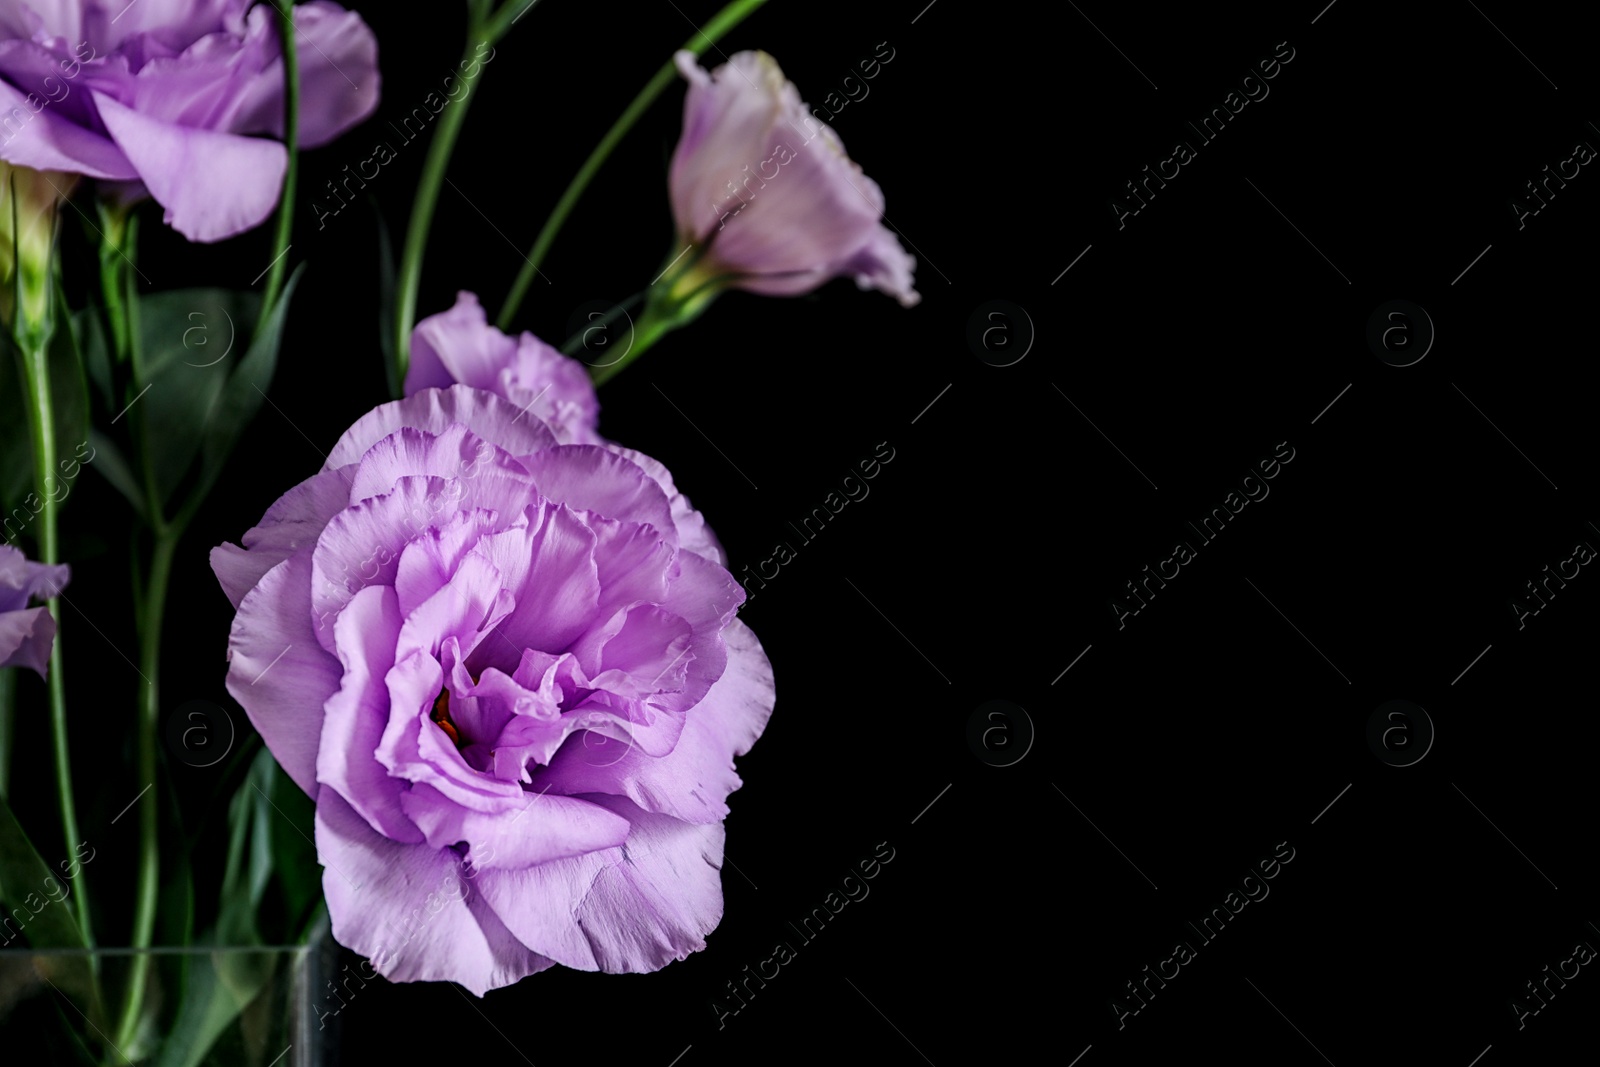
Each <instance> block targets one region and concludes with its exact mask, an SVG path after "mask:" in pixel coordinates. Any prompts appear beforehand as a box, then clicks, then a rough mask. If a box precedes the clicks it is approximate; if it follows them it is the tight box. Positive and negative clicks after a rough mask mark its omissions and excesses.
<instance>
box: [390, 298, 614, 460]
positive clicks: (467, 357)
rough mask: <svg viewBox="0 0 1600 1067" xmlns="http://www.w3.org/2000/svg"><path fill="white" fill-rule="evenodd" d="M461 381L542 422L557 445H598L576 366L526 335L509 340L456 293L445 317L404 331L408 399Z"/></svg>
mask: <svg viewBox="0 0 1600 1067" xmlns="http://www.w3.org/2000/svg"><path fill="white" fill-rule="evenodd" d="M457 382H460V383H461V384H462V385H470V386H472V387H473V388H474V389H487V390H488V391H489V392H491V393H495V394H497V395H499V396H503V397H505V398H506V399H507V400H509V401H511V402H512V403H513V404H515V405H517V407H519V408H526V409H527V410H528V412H529V413H530V414H532V415H537V416H538V417H539V418H541V419H543V420H544V421H545V422H546V423H547V424H548V425H549V426H550V429H551V430H553V431H555V435H556V440H558V441H559V442H560V443H561V444H564V445H571V444H579V445H593V444H599V443H600V435H599V434H598V433H596V432H595V424H596V422H597V420H598V419H599V417H600V401H599V399H598V398H597V397H596V396H595V393H594V384H593V383H592V382H591V381H590V380H589V374H588V372H587V371H586V370H584V368H583V364H581V363H579V362H578V361H577V360H575V359H572V358H570V357H568V356H564V355H562V354H561V353H560V352H558V351H557V350H556V349H554V348H552V347H550V346H549V345H547V344H545V343H544V342H543V341H541V340H539V339H538V338H537V337H535V336H534V335H533V334H531V333H524V334H522V336H520V337H515V338H513V337H508V336H506V335H505V334H503V333H501V332H500V331H499V330H497V329H495V328H494V327H493V326H490V325H489V321H488V318H487V317H486V316H485V315H484V312H483V308H482V306H480V305H479V303H478V298H477V297H476V296H474V295H473V294H471V293H468V292H465V291H463V292H460V293H458V294H456V303H455V306H454V307H453V308H451V309H450V310H449V311H442V312H440V313H439V314H437V315H430V316H428V317H427V318H425V319H423V320H422V321H421V322H419V323H417V325H416V328H415V329H413V330H412V331H411V365H410V367H409V368H408V369H407V371H406V383H405V392H406V395H407V396H410V395H412V394H413V393H415V392H417V391H418V390H421V389H434V388H444V387H447V386H450V385H454V384H456V383H457Z"/></svg>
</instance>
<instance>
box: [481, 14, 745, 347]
mask: <svg viewBox="0 0 1600 1067" xmlns="http://www.w3.org/2000/svg"><path fill="white" fill-rule="evenodd" d="M764 3H766V0H733V3H731V4H729V5H728V6H727V7H724V8H723V9H722V10H721V11H718V12H717V13H716V14H715V15H713V16H712V18H711V21H710V22H707V23H706V24H705V26H703V27H702V28H701V29H700V30H698V31H697V32H696V33H695V35H694V36H693V37H691V38H689V40H688V41H687V42H686V43H685V44H684V46H683V47H684V49H685V50H687V51H690V52H693V53H694V54H695V55H697V56H698V55H700V54H701V53H703V52H704V51H705V50H706V49H707V48H710V47H711V46H712V45H714V44H716V43H717V41H719V40H721V39H722V37H724V36H725V35H726V34H727V33H728V32H729V31H730V30H732V29H733V28H734V27H735V26H737V25H739V23H741V22H743V21H744V20H745V19H746V18H748V17H749V16H750V15H751V14H752V13H753V12H754V11H755V10H756V8H758V7H760V6H761V5H762V4H764ZM677 72H678V68H677V65H676V64H675V62H674V61H673V60H671V59H669V60H667V61H666V62H665V63H663V64H662V65H661V69H660V70H658V71H656V72H655V75H654V76H653V77H651V79H650V80H649V81H648V82H646V83H645V86H644V88H643V89H640V90H639V95H638V96H635V97H634V98H633V102H632V103H630V104H629V105H628V106H627V108H626V109H625V110H624V111H623V112H622V114H621V115H620V116H618V118H617V121H616V122H614V123H612V124H611V128H610V129H609V130H607V131H606V134H605V136H604V137H602V138H600V143H599V144H597V145H595V148H594V151H593V152H590V153H589V158H588V159H586V160H584V161H583V166H581V167H579V168H578V173H577V174H576V175H574V176H573V179H572V181H571V183H569V184H568V185H567V189H566V192H564V193H562V194H561V199H560V200H558V201H556V206H555V209H554V210H553V211H551V212H550V217H549V218H548V219H546V220H545V224H544V228H543V229H541V230H540V231H539V236H538V237H536V238H534V241H533V249H532V250H531V251H530V252H529V253H528V258H527V261H526V262H525V263H524V264H523V267H522V269H521V270H520V271H518V272H517V280H516V281H515V282H513V283H512V284H511V292H510V293H509V294H508V295H507V296H506V302H505V304H504V305H503V306H502V307H501V308H500V314H499V316H498V317H497V318H496V319H495V325H496V326H498V327H499V328H500V329H502V330H509V329H510V328H511V320H512V319H513V318H515V317H516V314H517V308H519V307H521V306H522V299H523V297H525V296H527V295H528V286H529V285H531V284H533V276H534V274H536V273H537V272H538V270H539V264H541V263H543V262H544V257H545V253H547V252H549V251H550V246H551V244H553V243H554V242H555V239H556V234H558V233H560V232H561V227H562V225H563V224H564V223H565V222H566V221H567V216H568V215H570V214H572V209H573V207H575V206H576V205H577V203H578V198H579V197H581V196H582V195H583V191H584V190H585V189H586V188H588V186H589V182H590V181H592V180H593V179H594V176H595V175H596V174H597V173H599V171H600V167H601V165H602V164H604V163H605V161H606V158H607V157H608V156H610V155H611V152H612V150H613V149H614V148H616V147H617V143H618V142H619V141H621V140H622V138H623V137H625V136H626V135H627V133H628V131H629V130H631V129H632V128H633V124H634V123H636V122H638V121H639V118H640V116H642V115H643V114H644V113H645V112H646V111H648V110H649V109H650V105H651V104H653V103H655V101H656V97H658V96H660V95H661V94H662V92H663V91H665V89H666V88H667V86H668V85H670V84H672V79H673V78H674V77H675V76H676V75H677Z"/></svg>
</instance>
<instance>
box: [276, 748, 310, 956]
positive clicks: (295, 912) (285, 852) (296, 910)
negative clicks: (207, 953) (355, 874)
mask: <svg viewBox="0 0 1600 1067" xmlns="http://www.w3.org/2000/svg"><path fill="white" fill-rule="evenodd" d="M271 796H272V803H273V805H274V807H275V808H276V809H277V811H276V814H277V815H278V818H277V819H276V820H274V821H273V823H272V868H273V873H274V874H276V875H277V877H278V884H279V885H280V886H281V887H282V889H283V905H284V911H283V913H284V916H285V921H286V923H287V928H286V929H285V931H284V934H283V936H282V937H275V938H273V940H274V941H276V942H278V943H280V944H287V943H290V942H299V941H300V940H301V939H302V936H301V935H303V933H304V932H305V930H306V928H307V927H308V926H309V925H310V921H311V919H312V918H313V909H314V908H315V907H316V905H317V904H318V903H319V902H320V901H321V900H322V865H321V864H320V863H318V862H317V846H316V845H315V844H313V842H314V841H315V840H316V814H317V805H316V803H315V802H313V801H312V799H311V798H310V797H308V796H306V794H305V792H304V791H303V790H301V788H300V787H299V786H297V785H295V784H294V780H293V779H291V778H290V777H289V776H288V775H287V774H285V773H284V772H283V769H282V768H281V767H278V766H277V765H276V764H274V765H273V775H272V792H271Z"/></svg>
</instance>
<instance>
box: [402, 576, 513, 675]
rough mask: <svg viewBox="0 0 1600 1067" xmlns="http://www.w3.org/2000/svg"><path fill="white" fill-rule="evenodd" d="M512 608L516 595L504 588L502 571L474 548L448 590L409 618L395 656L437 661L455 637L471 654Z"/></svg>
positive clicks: (438, 594) (444, 589)
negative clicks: (421, 655)
mask: <svg viewBox="0 0 1600 1067" xmlns="http://www.w3.org/2000/svg"><path fill="white" fill-rule="evenodd" d="M511 605H512V596H511V593H510V592H509V591H508V590H506V589H505V588H504V587H503V585H502V582H501V579H500V572H499V571H498V570H496V569H495V566H494V564H493V563H491V562H489V560H488V558H487V557H485V556H484V555H483V554H482V553H481V552H479V551H477V550H476V549H474V550H473V551H472V552H469V553H468V554H467V557H466V558H465V559H463V560H462V561H461V566H460V567H459V568H457V570H456V573H455V574H453V575H451V576H450V581H449V582H448V583H446V585H445V586H444V588H442V589H440V590H439V591H438V592H437V593H435V594H433V596H431V597H429V598H428V599H427V600H425V601H423V602H422V603H421V604H418V605H417V607H416V608H415V610H413V611H412V612H411V613H410V614H409V615H407V616H406V618H405V621H404V622H403V623H402V624H401V626H400V633H399V636H398V637H397V638H396V641H395V656H396V658H404V657H406V656H409V655H411V654H412V653H413V652H423V653H425V654H426V655H429V656H432V657H434V658H435V659H437V658H438V657H439V655H440V652H441V650H442V649H443V647H444V643H445V640H446V639H447V638H452V637H453V638H455V639H456V641H458V642H459V643H460V644H461V646H462V648H463V650H464V651H469V652H470V651H471V649H472V648H473V647H475V646H476V645H477V644H478V642H479V641H480V640H482V638H483V636H486V633H487V631H491V630H493V629H494V627H495V624H496V623H498V622H499V621H500V620H501V619H503V618H504V617H505V616H506V615H507V614H508V613H509V612H510V610H511ZM520 655H521V652H520V650H518V656H520Z"/></svg>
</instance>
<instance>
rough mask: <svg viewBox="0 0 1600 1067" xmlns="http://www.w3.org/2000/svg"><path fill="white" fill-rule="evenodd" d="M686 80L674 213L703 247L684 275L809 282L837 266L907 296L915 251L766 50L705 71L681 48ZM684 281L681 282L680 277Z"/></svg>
mask: <svg viewBox="0 0 1600 1067" xmlns="http://www.w3.org/2000/svg"><path fill="white" fill-rule="evenodd" d="M676 58H677V63H678V70H679V72H681V73H682V74H683V76H684V78H685V79H687V80H688V82H689V91H688V94H687V95H686V97H685V99H684V103H683V136H682V137H681V139H680V140H679V141H678V148H677V151H676V152H675V153H674V154H673V157H672V170H671V180H670V185H671V195H672V214H673V218H674V219H675V220H676V223H677V229H678V237H679V240H680V242H681V244H682V245H683V246H684V247H685V248H689V247H694V248H697V249H699V250H700V252H699V254H698V257H697V258H695V259H694V261H693V266H692V267H689V268H688V271H689V273H688V280H689V281H690V282H691V283H698V284H708V283H710V282H711V281H712V280H713V279H718V278H724V277H726V276H732V277H731V278H729V279H728V280H727V281H725V282H720V283H718V284H725V285H727V286H728V287H730V288H736V289H748V290H750V291H751V292H756V293H766V294H768V295H773V296H792V295H795V294H798V293H805V292H809V291H810V290H812V289H815V288H816V287H817V286H819V285H821V284H822V283H824V282H826V281H828V280H829V279H831V278H835V277H838V276H841V275H845V276H850V277H854V278H855V280H856V284H857V285H858V286H860V287H861V288H863V289H880V290H882V291H883V292H886V293H888V294H889V295H891V296H893V297H895V298H896V299H898V300H899V301H900V303H901V304H902V305H904V306H905V307H911V306H912V305H913V304H915V303H916V302H917V301H918V300H919V299H920V297H919V296H918V294H917V292H916V290H914V289H913V288H912V276H911V275H912V269H913V268H914V267H915V266H916V260H915V259H914V258H913V257H912V256H911V255H909V254H908V253H907V252H906V251H905V249H903V248H901V247H900V242H899V241H898V240H897V239H896V238H895V236H894V234H893V233H891V232H890V231H889V230H888V229H886V228H885V227H884V226H883V225H882V223H881V222H880V221H879V220H880V219H881V218H882V217H883V208H884V200H883V192H882V190H880V189H879V188H878V185H877V183H876V182H874V181H873V180H872V179H871V178H868V177H867V176H866V175H865V174H863V173H862V172H861V168H860V167H859V166H857V165H856V164H855V163H853V162H851V160H850V157H849V156H847V155H845V151H844V145H843V143H841V142H840V140H839V137H838V135H837V134H835V133H834V132H833V130H832V129H831V128H830V127H829V126H827V125H826V124H825V123H821V122H818V121H817V120H816V119H815V118H813V117H812V116H811V115H810V113H809V112H808V111H807V109H806V105H805V104H804V103H802V102H801V100H800V92H799V90H798V89H796V88H795V86H794V83H792V82H790V81H787V80H785V78H784V76H783V71H782V70H780V69H779V67H778V64H777V62H776V61H775V60H774V59H773V58H772V57H771V56H769V55H767V54H766V53H765V52H740V53H738V54H737V55H735V56H734V57H733V58H732V59H730V60H729V61H728V62H727V63H725V64H723V65H722V66H720V67H718V68H717V69H716V70H715V71H714V72H712V73H710V74H708V73H706V72H705V71H704V70H703V69H701V68H700V66H699V65H698V64H697V63H696V62H695V57H694V55H693V53H691V52H686V51H685V52H679V53H678V54H677V57H676ZM678 288H679V291H680V292H684V291H687V290H686V289H685V288H684V286H683V285H680V286H679V287H678Z"/></svg>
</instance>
